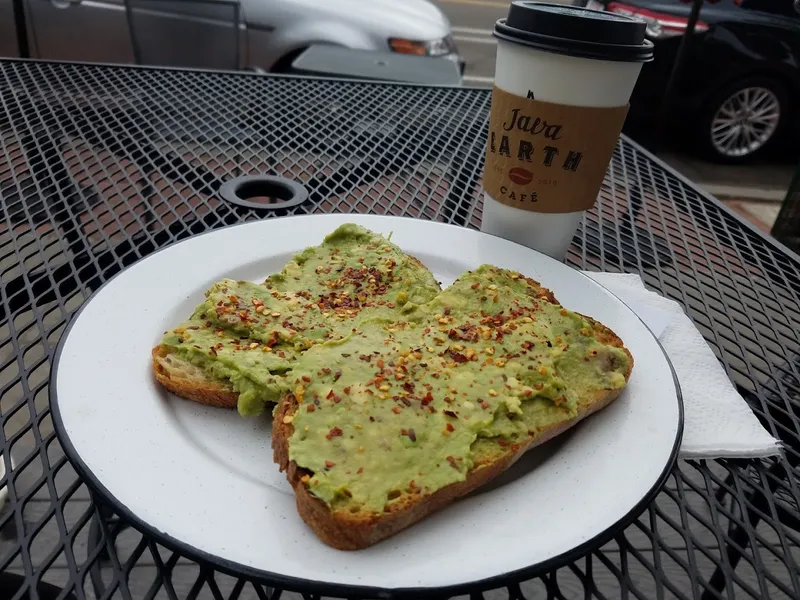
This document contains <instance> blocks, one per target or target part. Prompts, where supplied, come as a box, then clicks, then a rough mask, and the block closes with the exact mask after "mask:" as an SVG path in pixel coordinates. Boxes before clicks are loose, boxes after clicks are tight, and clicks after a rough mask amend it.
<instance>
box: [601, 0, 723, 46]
mask: <svg viewBox="0 0 800 600" xmlns="http://www.w3.org/2000/svg"><path fill="white" fill-rule="evenodd" d="M607 10H608V11H609V12H614V13H618V14H621V15H626V16H629V17H638V18H640V19H642V20H643V21H644V22H645V23H647V37H649V38H652V39H664V38H669V37H674V36H677V35H683V32H684V31H686V25H687V24H688V22H689V19H687V18H686V17H681V16H679V15H670V14H667V13H661V12H656V11H653V10H648V9H646V8H639V7H638V6H631V5H630V4H625V3H624V2H610V3H609V5H608V9H607ZM695 31H696V32H702V31H708V24H707V23H703V22H702V21H698V22H697V26H696V27H695Z"/></svg>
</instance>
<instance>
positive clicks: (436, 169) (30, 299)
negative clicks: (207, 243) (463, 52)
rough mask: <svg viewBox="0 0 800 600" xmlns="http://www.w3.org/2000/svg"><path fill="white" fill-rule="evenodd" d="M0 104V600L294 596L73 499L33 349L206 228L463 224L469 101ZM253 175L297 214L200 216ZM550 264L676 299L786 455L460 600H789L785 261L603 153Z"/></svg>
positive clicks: (166, 78) (682, 186)
mask: <svg viewBox="0 0 800 600" xmlns="http://www.w3.org/2000/svg"><path fill="white" fill-rule="evenodd" d="M0 93H1V95H0V198H1V199H2V204H0V209H1V210H0V300H1V302H0V424H2V435H1V436H0V453H2V457H3V461H4V465H5V468H6V472H7V473H8V475H7V476H6V478H5V479H3V480H0V481H2V483H0V485H4V484H6V489H7V492H8V502H7V503H6V504H5V506H4V507H3V508H0V527H2V538H1V539H0V569H1V570H2V574H0V590H2V592H3V593H2V594H0V595H2V596H3V597H10V598H15V599H16V598H23V597H28V594H29V593H30V594H31V597H37V596H40V597H43V598H44V597H53V598H55V597H60V598H66V597H76V598H83V597H87V598H125V599H127V598H148V599H149V598H183V597H186V598H214V599H215V600H218V599H221V598H230V599H237V598H261V599H263V598H270V599H273V600H274V599H275V598H278V597H282V598H290V597H298V596H296V595H295V594H293V593H292V592H290V591H280V590H275V589H272V588H267V587H264V586H263V585H259V584H256V583H252V582H246V581H244V580H239V579H236V578H235V577H231V576H230V575H226V574H222V573H219V572H214V571H212V570H210V569H208V568H207V567H204V566H200V565H197V564H196V563H192V562H190V561H188V560H186V559H185V558H183V557H181V556H179V555H178V554H176V553H174V552H171V551H169V550H167V549H166V548H164V547H162V546H160V545H158V544H156V543H155V542H154V541H152V540H150V539H148V538H146V537H144V536H142V535H141V534H139V533H138V532H136V531H134V530H133V529H131V528H129V527H126V524H125V523H124V522H122V521H121V520H120V519H119V518H118V517H117V516H116V515H114V514H112V513H111V512H110V510H109V509H108V508H107V507H105V506H104V505H103V503H102V501H101V500H100V499H99V498H95V499H93V498H92V496H91V493H90V491H89V490H87V488H86V487H85V485H84V484H83V483H82V482H81V481H80V480H79V478H78V477H77V475H76V474H75V471H74V470H73V469H72V467H71V466H70V464H69V463H68V462H67V461H66V459H65V457H64V455H63V452H62V450H61V447H60V446H59V443H58V441H57V440H56V439H55V436H54V433H53V426H52V419H51V416H50V413H49V408H48V396H47V383H48V376H49V368H50V361H51V359H52V356H53V352H54V349H55V346H56V344H57V343H58V340H59V338H60V336H61V334H62V333H63V331H64V328H65V324H66V323H67V321H68V320H69V318H70V317H71V315H73V314H74V313H75V312H76V310H77V309H78V308H79V307H80V306H81V304H82V303H83V302H84V301H85V300H86V298H87V297H88V296H89V295H90V294H91V293H92V291H93V290H95V289H97V288H98V287H99V286H100V285H101V283H102V282H103V281H105V280H107V279H108V278H109V277H111V276H112V275H114V274H115V273H117V272H118V271H119V270H121V269H122V268H124V267H125V266H128V265H130V264H132V263H134V262H135V261H137V260H139V259H140V258H142V257H143V256H145V255H147V254H149V253H151V252H153V251H154V250H156V249H158V248H161V247H163V246H165V245H166V244H169V243H172V242H175V241H177V240H180V239H184V238H186V237H188V236H190V235H193V234H196V233H200V232H203V231H206V230H208V229H212V228H216V227H221V226H224V225H228V224H233V223H239V222H243V221H248V220H253V219H262V218H267V217H273V216H281V215H285V214H289V213H296V214H302V213H310V212H332V211H339V212H362V213H378V214H394V215H405V216H413V217H417V218H422V219H435V220H440V221H446V222H450V223H456V224H460V225H464V226H468V227H479V225H480V219H481V201H480V176H481V170H482V164H483V149H484V141H485V128H486V123H487V116H488V111H489V105H490V99H491V97H490V92H489V91H488V90H477V89H449V88H433V87H416V86H402V85H381V84H371V83H352V82H342V81H338V82H333V81H319V80H311V79H296V78H272V77H264V76H258V75H246V74H219V73H216V74H215V73H207V72H187V71H177V70H155V69H141V68H118V67H107V66H92V65H69V64H53V63H39V62H26V61H7V62H0ZM255 173H270V174H285V175H287V176H290V177H292V178H294V179H298V180H301V181H302V182H303V183H304V185H305V186H306V187H307V188H308V190H309V192H310V196H309V199H308V200H307V201H306V202H305V203H303V204H302V205H300V206H297V207H294V208H290V209H283V210H277V211H270V210H268V209H265V210H255V209H250V208H243V207H238V206H233V205H230V204H226V203H224V202H222V201H221V200H219V199H218V198H217V197H216V196H215V192H216V190H217V189H218V188H219V186H220V185H221V183H222V182H224V181H226V180H228V179H230V178H231V177H233V176H237V175H241V174H255ZM568 260H569V262H570V263H571V264H573V265H575V266H579V267H582V268H586V269H592V270H608V271H628V272H635V273H639V274H640V275H641V276H642V277H643V279H644V281H645V282H646V284H647V285H648V286H649V287H651V288H652V289H655V290H657V291H659V292H661V293H662V294H665V295H666V296H669V297H672V298H674V299H676V300H678V301H679V302H680V303H681V304H682V305H683V306H684V307H685V308H686V310H687V312H688V313H689V314H690V315H691V316H692V318H693V319H694V320H695V323H696V324H697V325H698V327H699V328H700V330H701V332H702V333H703V335H704V336H705V338H706V339H707V340H708V342H709V344H710V345H711V347H712V348H713V350H714V351H715V352H716V354H717V355H718V356H719V357H720V359H721V360H722V362H723V364H724V365H725V367H726V369H727V370H728V373H729V375H730V376H731V378H732V379H733V380H734V381H735V382H736V384H737V385H738V386H739V389H740V391H741V392H742V393H743V394H744V395H745V397H746V398H747V400H748V401H749V402H750V404H751V406H752V407H753V410H754V411H755V412H756V414H757V415H758V416H759V418H761V419H762V421H763V422H764V423H765V425H766V426H767V428H768V429H769V430H770V431H771V432H772V433H773V434H775V435H776V436H778V437H780V438H781V439H783V440H784V441H785V443H786V458H782V459H780V460H770V461H750V462H748V461H701V462H685V463H680V464H679V466H678V468H676V469H675V470H674V472H673V473H672V475H671V477H670V479H669V481H668V483H667V485H666V487H665V489H664V490H663V492H662V493H661V494H660V495H659V496H658V497H657V499H656V500H655V501H654V502H653V503H652V504H651V505H650V506H649V507H648V508H647V510H646V511H645V512H644V513H643V514H642V515H641V517H639V519H638V520H637V521H636V522H635V523H634V524H633V525H631V526H630V527H629V528H628V529H627V530H626V531H625V532H624V534H623V535H620V536H618V537H617V538H616V539H615V540H613V541H611V542H609V543H607V544H605V545H604V546H603V547H602V548H600V549H598V550H597V551H595V552H592V553H590V554H588V555H587V556H585V557H584V558H582V559H580V560H578V561H576V562H575V563H574V564H572V565H569V566H567V567H564V568H561V569H559V570H558V571H556V572H553V573H551V574H549V575H547V576H545V577H542V578H537V579H534V580H531V581H525V582H520V583H519V584H518V585H514V586H511V587H509V588H504V589H500V590H489V591H484V590H475V594H474V595H473V596H472V597H473V598H480V597H481V593H482V592H484V593H483V595H484V597H486V598H506V597H507V598H529V599H530V598H558V599H565V598H575V597H581V598H601V599H602V598H639V599H642V600H649V599H651V598H672V597H677V598H699V597H701V596H702V597H705V598H734V597H735V598H785V597H791V598H796V597H800V580H799V579H800V575H799V574H798V573H800V571H799V570H798V564H799V563H800V550H798V545H800V534H798V532H797V529H798V528H800V509H798V498H800V493H799V491H798V476H797V475H798V472H797V465H798V462H800V417H798V410H797V409H798V406H800V333H799V332H800V261H798V257H797V256H794V255H790V254H789V253H788V252H786V251H785V250H783V249H781V248H780V247H778V246H776V245H775V244H773V243H772V242H770V241H768V240H766V239H764V238H763V237H761V236H760V235H759V234H758V233H756V232H755V231H754V230H752V229H751V228H750V227H749V226H747V225H745V224H743V223H742V222H741V221H740V220H739V219H737V218H736V217H735V216H733V215H732V214H730V213H729V212H728V211H727V210H726V209H724V208H723V207H721V206H720V205H719V204H718V203H717V202H715V201H714V200H712V199H710V198H708V197H706V196H704V195H703V194H702V193H701V192H699V191H697V190H696V189H695V188H694V187H692V185H691V184H690V183H689V182H688V181H686V180H684V179H682V178H681V177H680V176H678V175H676V174H675V173H674V172H672V171H670V170H669V169H667V168H666V167H664V166H663V165H662V164H661V163H659V162H657V161H655V160H654V159H653V158H652V157H651V156H650V155H648V154H647V153H646V152H644V151H643V150H642V149H640V148H639V147H638V146H636V145H635V144H633V143H632V142H630V141H629V140H628V139H626V138H624V137H623V138H622V139H621V140H620V142H619V144H618V147H617V150H616V152H615V154H614V157H613V160H612V163H611V165H610V168H609V171H608V174H607V177H606V180H605V183H604V184H603V188H602V190H601V193H600V197H599V200H598V204H597V206H596V208H595V209H594V210H593V211H592V212H591V213H589V214H588V215H587V217H586V218H585V219H584V221H583V223H582V226H581V230H580V232H579V233H578V235H577V236H576V238H575V241H574V244H573V246H572V249H571V251H570V254H569V258H568ZM12 459H13V460H12ZM47 584H52V585H53V586H55V587H50V586H48V585H47ZM14 586H16V587H14ZM51 593H52V596H50V595H49V594H51ZM306 597H309V598H310V596H306Z"/></svg>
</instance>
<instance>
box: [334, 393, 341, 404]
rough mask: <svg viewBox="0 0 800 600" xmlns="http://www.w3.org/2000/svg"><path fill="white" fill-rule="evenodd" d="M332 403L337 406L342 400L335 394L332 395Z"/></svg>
mask: <svg viewBox="0 0 800 600" xmlns="http://www.w3.org/2000/svg"><path fill="white" fill-rule="evenodd" d="M333 401H334V402H335V403H336V404H339V402H341V401H342V399H341V397H339V396H337V395H336V394H334V395H333Z"/></svg>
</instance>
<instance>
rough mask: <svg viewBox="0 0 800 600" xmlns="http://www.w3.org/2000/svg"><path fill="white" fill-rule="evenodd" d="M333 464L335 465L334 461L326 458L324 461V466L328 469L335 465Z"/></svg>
mask: <svg viewBox="0 0 800 600" xmlns="http://www.w3.org/2000/svg"><path fill="white" fill-rule="evenodd" d="M335 466H336V463H335V462H333V461H332V460H326V461H325V468H326V469H330V468H331V467H335Z"/></svg>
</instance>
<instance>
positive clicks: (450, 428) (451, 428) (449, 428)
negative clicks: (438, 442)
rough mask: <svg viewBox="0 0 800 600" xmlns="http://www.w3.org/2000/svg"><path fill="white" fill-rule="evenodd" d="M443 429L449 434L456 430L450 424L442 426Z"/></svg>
mask: <svg viewBox="0 0 800 600" xmlns="http://www.w3.org/2000/svg"><path fill="white" fill-rule="evenodd" d="M444 428H445V429H447V431H450V432H453V431H455V430H456V428H455V427H453V424H452V423H448V424H447V425H445V426H444Z"/></svg>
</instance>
